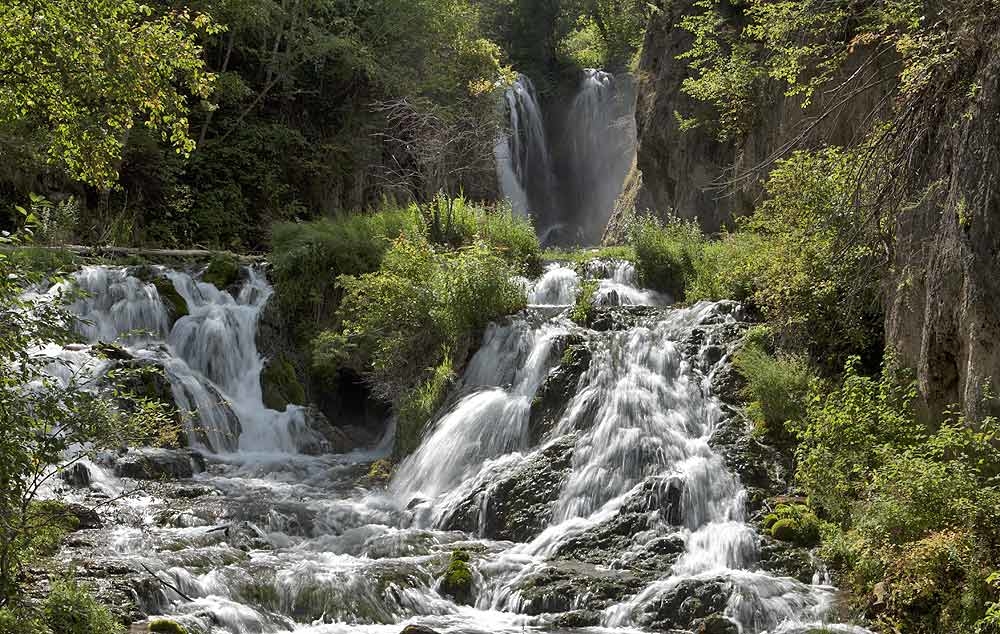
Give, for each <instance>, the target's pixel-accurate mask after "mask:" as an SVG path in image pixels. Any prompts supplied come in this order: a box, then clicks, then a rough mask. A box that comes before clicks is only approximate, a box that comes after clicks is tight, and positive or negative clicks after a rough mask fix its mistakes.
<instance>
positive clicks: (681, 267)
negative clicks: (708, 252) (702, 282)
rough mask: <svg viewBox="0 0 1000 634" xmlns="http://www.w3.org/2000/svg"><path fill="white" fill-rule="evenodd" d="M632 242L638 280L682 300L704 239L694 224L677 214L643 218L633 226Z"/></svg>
mask: <svg viewBox="0 0 1000 634" xmlns="http://www.w3.org/2000/svg"><path fill="white" fill-rule="evenodd" d="M632 243H633V245H634V247H635V264H636V269H637V270H638V272H639V282H640V283H641V284H643V285H644V286H646V287H648V288H652V289H654V290H657V291H660V292H662V293H668V294H669V295H670V296H671V297H672V298H673V299H674V300H675V301H682V300H684V298H685V291H686V289H687V286H688V284H689V283H690V282H691V280H692V279H693V277H694V274H695V261H696V260H697V259H698V256H699V253H700V252H701V249H702V246H703V243H704V238H703V237H702V235H701V231H700V230H699V229H698V225H697V224H696V223H694V222H691V221H687V220H681V219H679V218H670V219H668V220H667V221H666V222H665V223H660V222H658V221H657V220H655V219H653V218H647V219H645V220H644V221H642V222H639V223H638V224H637V225H636V226H635V228H634V229H633V235H632Z"/></svg>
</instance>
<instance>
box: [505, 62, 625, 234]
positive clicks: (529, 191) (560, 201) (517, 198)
mask: <svg viewBox="0 0 1000 634" xmlns="http://www.w3.org/2000/svg"><path fill="white" fill-rule="evenodd" d="M503 106H504V109H505V111H506V113H507V116H508V119H509V124H508V128H509V132H508V134H507V136H505V137H504V138H502V139H500V140H499V141H498V143H497V145H496V147H495V152H494V153H495V155H496V161H497V179H498V182H499V184H500V189H501V191H502V193H503V195H504V197H505V198H507V199H508V200H510V201H511V204H512V206H513V208H514V210H515V211H517V212H518V213H522V214H526V213H529V212H530V213H531V214H532V215H533V216H534V217H535V223H536V226H537V227H538V229H539V233H540V237H541V238H542V241H543V242H544V243H550V242H555V243H559V242H562V243H579V244H596V243H597V242H598V241H599V240H600V237H601V235H602V233H603V231H604V225H605V224H606V223H607V220H608V218H609V217H610V215H611V210H612V208H613V207H614V203H615V200H616V199H617V197H618V195H619V193H620V192H621V187H622V184H623V183H624V181H625V177H626V175H627V174H628V170H629V167H630V166H631V164H632V160H633V158H634V156H635V143H636V132H635V116H634V114H635V91H634V88H633V85H632V81H631V79H630V78H629V77H628V76H623V77H621V78H616V77H615V76H613V75H611V74H610V73H607V72H604V71H601V70H596V69H586V70H585V71H584V73H583V77H582V79H581V81H580V84H579V86H578V88H577V90H576V93H575V96H574V98H573V99H572V101H571V103H570V104H569V106H568V108H567V110H566V111H565V114H564V115H563V116H560V117H558V118H556V121H557V123H558V124H559V125H558V126H557V130H562V133H561V134H557V135H556V136H557V137H558V139H559V141H558V143H556V144H555V145H550V142H549V140H548V139H547V138H546V130H545V125H544V123H543V113H542V111H541V107H540V105H539V102H538V97H537V95H536V93H535V89H534V86H533V84H532V83H531V80H529V79H528V78H527V77H525V76H523V75H521V76H519V77H518V79H517V81H516V82H515V83H514V85H513V86H511V87H510V88H509V89H508V90H507V91H506V92H505V93H504V98H503ZM550 115H551V113H550ZM550 119H551V117H550Z"/></svg>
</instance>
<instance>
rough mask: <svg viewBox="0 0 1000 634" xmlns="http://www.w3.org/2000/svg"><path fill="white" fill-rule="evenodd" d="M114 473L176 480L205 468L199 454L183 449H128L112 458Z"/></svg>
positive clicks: (137, 478)
mask: <svg viewBox="0 0 1000 634" xmlns="http://www.w3.org/2000/svg"><path fill="white" fill-rule="evenodd" d="M114 469H115V475H116V476H118V477H119V478H133V479H135V480H178V479H185V478H190V477H192V476H193V475H194V474H195V470H196V469H197V471H203V470H204V469H205V459H204V458H203V457H202V455H201V454H199V453H197V452H195V451H190V450H183V449H161V448H153V447H144V448H139V449H130V450H128V451H127V452H126V453H125V454H123V455H121V456H118V457H117V458H116V459H115V460H114Z"/></svg>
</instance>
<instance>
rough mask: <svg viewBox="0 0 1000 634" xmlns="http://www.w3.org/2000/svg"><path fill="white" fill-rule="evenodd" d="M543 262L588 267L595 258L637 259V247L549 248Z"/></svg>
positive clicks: (632, 260)
mask: <svg viewBox="0 0 1000 634" xmlns="http://www.w3.org/2000/svg"><path fill="white" fill-rule="evenodd" d="M541 260H542V261H543V262H572V263H573V264H575V265H577V266H579V267H586V266H587V264H588V263H589V262H591V261H593V260H626V261H628V262H634V261H635V249H634V248H633V247H632V246H631V245H617V246H609V247H601V248H599V249H560V248H549V249H545V250H544V251H542V254H541Z"/></svg>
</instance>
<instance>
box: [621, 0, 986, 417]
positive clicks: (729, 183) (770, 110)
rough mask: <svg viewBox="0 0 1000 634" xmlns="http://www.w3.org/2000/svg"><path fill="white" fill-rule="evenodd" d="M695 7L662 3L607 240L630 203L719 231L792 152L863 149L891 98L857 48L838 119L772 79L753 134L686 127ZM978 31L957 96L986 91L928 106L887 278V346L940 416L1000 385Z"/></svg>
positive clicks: (885, 76)
mask: <svg viewBox="0 0 1000 634" xmlns="http://www.w3.org/2000/svg"><path fill="white" fill-rule="evenodd" d="M692 4H693V2H692V0H659V8H660V11H659V12H657V13H655V14H654V16H653V18H652V19H651V21H650V23H649V26H648V29H647V33H646V38H645V43H644V47H643V54H642V58H641V61H640V67H639V72H638V78H639V84H638V96H637V106H636V125H637V131H638V151H637V160H636V166H635V169H633V172H632V175H631V176H630V179H629V183H630V186H629V187H628V188H626V191H627V192H628V196H623V198H622V200H620V201H619V203H620V204H619V205H618V207H617V208H616V211H615V213H614V215H613V217H612V219H611V222H610V223H609V229H608V232H607V234H606V236H605V241H607V242H614V241H619V240H621V239H622V238H623V237H624V232H625V229H624V228H623V227H625V225H627V222H626V220H627V218H628V216H629V214H630V213H632V212H633V211H645V210H652V211H653V212H655V213H657V214H660V215H663V214H665V213H667V212H671V211H672V212H673V213H674V214H676V215H679V216H681V217H686V218H694V217H697V218H698V219H699V221H700V224H701V225H702V228H703V229H704V230H705V231H708V232H713V231H716V230H718V229H719V228H720V227H722V226H726V225H727V224H728V223H730V221H731V220H732V218H733V217H734V216H735V215H739V214H743V213H747V212H749V211H752V209H753V207H754V206H755V205H756V204H757V203H758V202H759V201H760V200H761V198H762V197H763V188H762V184H763V182H764V181H765V180H766V176H767V173H768V172H769V171H770V166H771V164H772V162H773V161H774V160H775V159H777V158H781V157H782V156H784V155H787V153H788V152H789V151H790V150H792V149H795V148H796V147H800V148H801V147H815V146H817V145H820V144H823V143H827V144H831V145H851V144H853V143H856V142H857V141H859V140H860V137H861V135H862V134H864V133H865V131H866V129H867V124H868V122H869V121H870V119H869V117H870V115H871V114H872V113H873V112H874V113H877V114H882V113H881V112H879V109H880V108H888V107H891V105H892V104H893V97H894V95H893V94H892V91H893V90H894V82H893V79H892V74H893V72H895V71H894V69H893V67H892V64H891V63H889V60H873V59H871V55H870V53H869V52H866V51H864V50H859V51H858V52H856V53H855V55H854V56H853V57H852V59H851V60H850V61H849V63H848V64H847V67H846V68H845V69H844V70H843V72H842V73H841V76H839V77H837V78H835V79H834V82H835V83H837V84H839V83H840V82H842V81H843V80H844V79H845V78H847V77H852V76H853V75H854V73H855V71H857V70H858V69H861V73H860V74H861V75H863V78H862V80H861V81H860V82H859V84H863V85H872V86H874V87H873V88H871V89H869V90H867V91H863V92H861V93H859V94H857V95H855V96H854V97H853V98H852V99H849V100H845V102H844V103H843V104H841V105H839V106H838V107H837V108H836V109H834V110H833V111H832V112H831V113H830V114H827V115H825V116H824V115H821V113H823V112H825V111H826V110H828V106H829V105H830V104H829V103H827V104H823V103H817V104H815V105H814V106H813V107H810V108H807V109H803V108H801V107H800V104H799V102H797V100H796V99H793V98H788V97H786V96H785V95H784V94H783V92H782V88H781V87H780V86H779V85H776V84H775V85H773V86H765V87H764V89H763V90H762V92H761V95H760V97H759V99H758V103H757V112H756V114H755V120H754V122H753V125H752V126H751V128H750V132H749V133H748V134H747V135H746V136H745V137H744V138H742V139H738V140H733V141H729V142H720V141H718V140H717V139H716V138H715V136H714V134H713V133H712V132H711V131H710V130H707V129H694V130H687V131H682V130H681V129H680V126H679V123H678V120H677V117H676V116H675V112H680V113H682V114H684V115H685V116H692V115H694V116H698V117H699V118H704V117H705V116H706V115H708V116H711V112H710V111H706V110H705V106H704V105H702V104H700V103H698V102H695V101H693V100H692V99H691V98H689V97H688V96H687V95H685V94H684V93H683V92H682V91H681V85H682V82H683V81H684V79H685V77H687V74H688V69H687V65H686V63H685V62H684V61H683V60H678V59H677V56H678V55H680V54H681V53H683V52H685V51H687V50H688V49H689V47H690V46H691V44H692V36H691V34H690V33H688V32H687V31H685V30H684V29H682V28H680V26H679V25H680V22H681V20H682V19H683V17H684V16H685V15H686V14H688V13H690V12H692V11H694V10H695V9H694V8H693V7H692ZM734 11H735V10H734ZM735 17H736V19H737V20H738V19H739V18H738V16H735ZM980 35H981V37H980V39H979V41H981V42H982V44H981V49H980V52H979V54H978V56H977V57H976V60H977V61H976V63H975V64H974V65H972V66H970V67H969V68H966V69H963V70H964V73H963V77H962V79H963V80H965V81H966V82H967V83H966V84H963V85H964V86H965V89H964V90H960V89H959V88H958V87H956V89H955V91H954V93H955V94H958V93H961V94H962V95H963V96H964V95H965V94H966V91H967V90H968V86H978V87H979V89H978V93H976V97H975V99H974V103H973V105H972V107H971V108H969V107H968V103H967V102H966V101H965V100H964V99H954V104H955V105H948V102H947V101H944V102H943V103H942V105H940V106H937V110H936V111H935V112H934V113H932V114H933V116H932V121H933V125H932V127H931V130H930V131H929V132H927V133H926V136H925V137H924V138H923V139H922V141H921V142H920V144H919V145H920V150H919V152H915V153H917V154H920V156H921V157H922V158H918V159H912V158H911V165H910V168H909V170H908V171H907V173H906V175H905V177H906V178H907V179H909V180H910V182H911V184H912V187H911V188H910V192H909V197H908V198H909V200H912V201H916V202H915V204H910V205H907V206H905V207H904V208H903V209H902V211H900V212H899V213H898V214H897V216H896V219H895V242H894V249H893V252H892V255H891V264H890V267H889V270H888V271H887V272H886V275H885V276H884V279H885V293H884V307H885V312H886V318H885V331H886V341H887V343H888V344H889V345H891V346H894V347H895V348H896V350H897V354H898V360H899V361H900V362H901V363H902V364H904V365H906V366H907V367H911V368H914V369H916V371H917V377H918V381H919V385H920V389H921V393H922V395H923V397H924V404H925V406H926V408H927V409H928V410H929V412H931V413H933V414H935V415H940V413H941V412H942V411H943V410H944V409H945V408H946V407H947V406H948V405H950V404H953V403H960V404H961V405H962V406H963V408H964V409H965V411H966V412H967V413H968V414H971V415H974V416H975V415H981V414H983V413H987V412H986V411H985V410H984V409H983V406H982V405H981V403H982V399H983V396H984V389H985V385H986V383H987V382H989V381H991V380H992V382H993V383H994V386H993V387H994V388H996V389H1000V386H998V385H995V384H996V383H997V381H998V380H1000V272H998V265H1000V79H998V77H1000V36H998V35H997V34H996V33H987V32H984V33H982V34H980ZM957 83H958V80H956V84H957ZM823 92H824V91H822V90H821V91H819V93H818V94H823ZM830 92H831V93H832V91H830ZM838 98H839V97H838ZM914 144H915V145H916V141H914ZM996 389H995V390H994V391H996Z"/></svg>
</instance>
